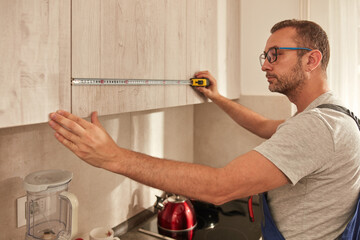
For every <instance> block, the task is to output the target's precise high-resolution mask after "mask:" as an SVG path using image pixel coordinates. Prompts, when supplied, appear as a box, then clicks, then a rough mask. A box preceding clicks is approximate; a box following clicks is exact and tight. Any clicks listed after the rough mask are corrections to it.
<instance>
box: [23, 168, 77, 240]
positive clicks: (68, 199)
mask: <svg viewBox="0 0 360 240" xmlns="http://www.w3.org/2000/svg"><path fill="white" fill-rule="evenodd" d="M72 177H73V174H72V173H71V172H68V171H64V170H44V171H38V172H33V173H30V174H29V175H27V176H26V177H25V179H24V187H25V190H26V191H27V202H26V236H25V240H34V239H42V240H68V239H72V238H73V237H74V236H75V235H76V234H77V224H78V219H77V218H78V205H79V203H78V200H77V197H76V196H75V195H74V194H72V193H70V192H68V191H67V189H68V184H69V182H70V181H71V179H72Z"/></svg>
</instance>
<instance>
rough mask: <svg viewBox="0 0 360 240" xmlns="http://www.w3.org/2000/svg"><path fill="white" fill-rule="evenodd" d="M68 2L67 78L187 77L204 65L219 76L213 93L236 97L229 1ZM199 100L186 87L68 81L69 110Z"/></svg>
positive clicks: (234, 20)
mask: <svg viewBox="0 0 360 240" xmlns="http://www.w3.org/2000/svg"><path fill="white" fill-rule="evenodd" d="M223 2H225V4H224V3H223ZM72 3H73V6H72V21H73V28H72V46H73V55H72V59H73V64H72V66H73V68H72V77H73V78H82V77H83V78H119V79H122V78H125V79H126V78H128V79H189V78H190V77H192V76H193V75H194V73H195V72H196V71H199V70H209V71H211V72H212V74H213V75H214V76H215V77H216V78H219V80H220V81H222V82H223V83H226V84H222V85H220V87H221V88H222V89H220V92H221V93H222V94H224V95H225V96H226V95H227V94H228V92H229V91H230V94H229V96H231V97H232V98H237V96H238V93H239V91H240V90H239V89H238V85H239V84H237V81H239V79H238V78H237V77H236V78H235V77H234V76H235V75H236V73H239V59H238V58H239V54H237V52H238V49H235V48H238V47H239V43H238V41H239V36H238V35H239V30H240V29H239V22H238V17H237V15H236V14H238V13H239V4H238V3H237V1H235V0H227V1H220V0H196V1H194V0H184V1H176V0H148V1H143V0H136V1H135V0H134V1H128V0H106V1H101V0H90V1H87V0H73V1H72ZM219 5H220V7H222V8H221V9H222V10H221V11H222V12H220V13H219ZM219 16H220V17H222V18H223V19H219ZM220 23H222V25H221V24H220ZM219 27H221V29H223V28H225V29H224V30H222V31H219ZM219 33H221V34H223V35H222V36H221V37H220V38H219ZM219 39H220V40H219ZM219 51H221V54H220V53H219ZM219 56H221V57H222V59H219ZM220 65H221V67H220ZM224 66H225V67H224ZM219 68H221V69H222V70H221V71H219ZM228 76H229V78H228ZM205 101H207V100H206V99H205V98H204V97H203V96H202V95H201V94H199V93H198V92H196V91H195V90H194V89H193V88H192V87H190V86H166V87H164V86H129V87H128V86H126V87H124V86H111V87H110V86H91V87H84V86H73V87H72V109H73V112H74V113H75V114H78V115H80V116H83V117H85V116H89V114H90V113H91V111H94V110H97V111H98V112H99V114H100V115H105V114H115V113H121V112H131V111H140V110H148V109H156V108H165V107H173V106H181V105H187V104H195V103H202V102H205Z"/></svg>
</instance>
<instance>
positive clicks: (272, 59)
mask: <svg viewBox="0 0 360 240" xmlns="http://www.w3.org/2000/svg"><path fill="white" fill-rule="evenodd" d="M266 58H267V60H268V61H269V63H273V62H275V61H276V59H277V51H276V48H270V49H269V50H268V52H267V54H266Z"/></svg>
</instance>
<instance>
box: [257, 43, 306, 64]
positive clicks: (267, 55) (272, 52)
mask: <svg viewBox="0 0 360 240" xmlns="http://www.w3.org/2000/svg"><path fill="white" fill-rule="evenodd" d="M279 49H285V50H307V51H312V49H310V48H297V47H272V48H269V50H268V51H267V52H263V53H262V54H260V56H259V60H260V65H261V67H262V66H263V65H264V63H265V60H266V59H267V60H268V62H269V63H273V62H275V61H276V60H277V56H278V50H279Z"/></svg>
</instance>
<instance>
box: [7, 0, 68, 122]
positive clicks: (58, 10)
mask: <svg viewBox="0 0 360 240" xmlns="http://www.w3.org/2000/svg"><path fill="white" fill-rule="evenodd" d="M70 7H71V6H70V0H51V1H39V0H1V1H0V29H1V35H0V43H1V44H0V63H1V64H0V96H1V97H0V98H1V100H0V128H1V127H10V126H18V125H25V124H32V123H39V122H46V121H47V120H48V114H49V112H51V111H54V110H55V109H59V108H63V109H67V110H70V76H71V75H70V41H69V39H70V33H71V32H70V19H71V18H70V17H71V16H70Z"/></svg>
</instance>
